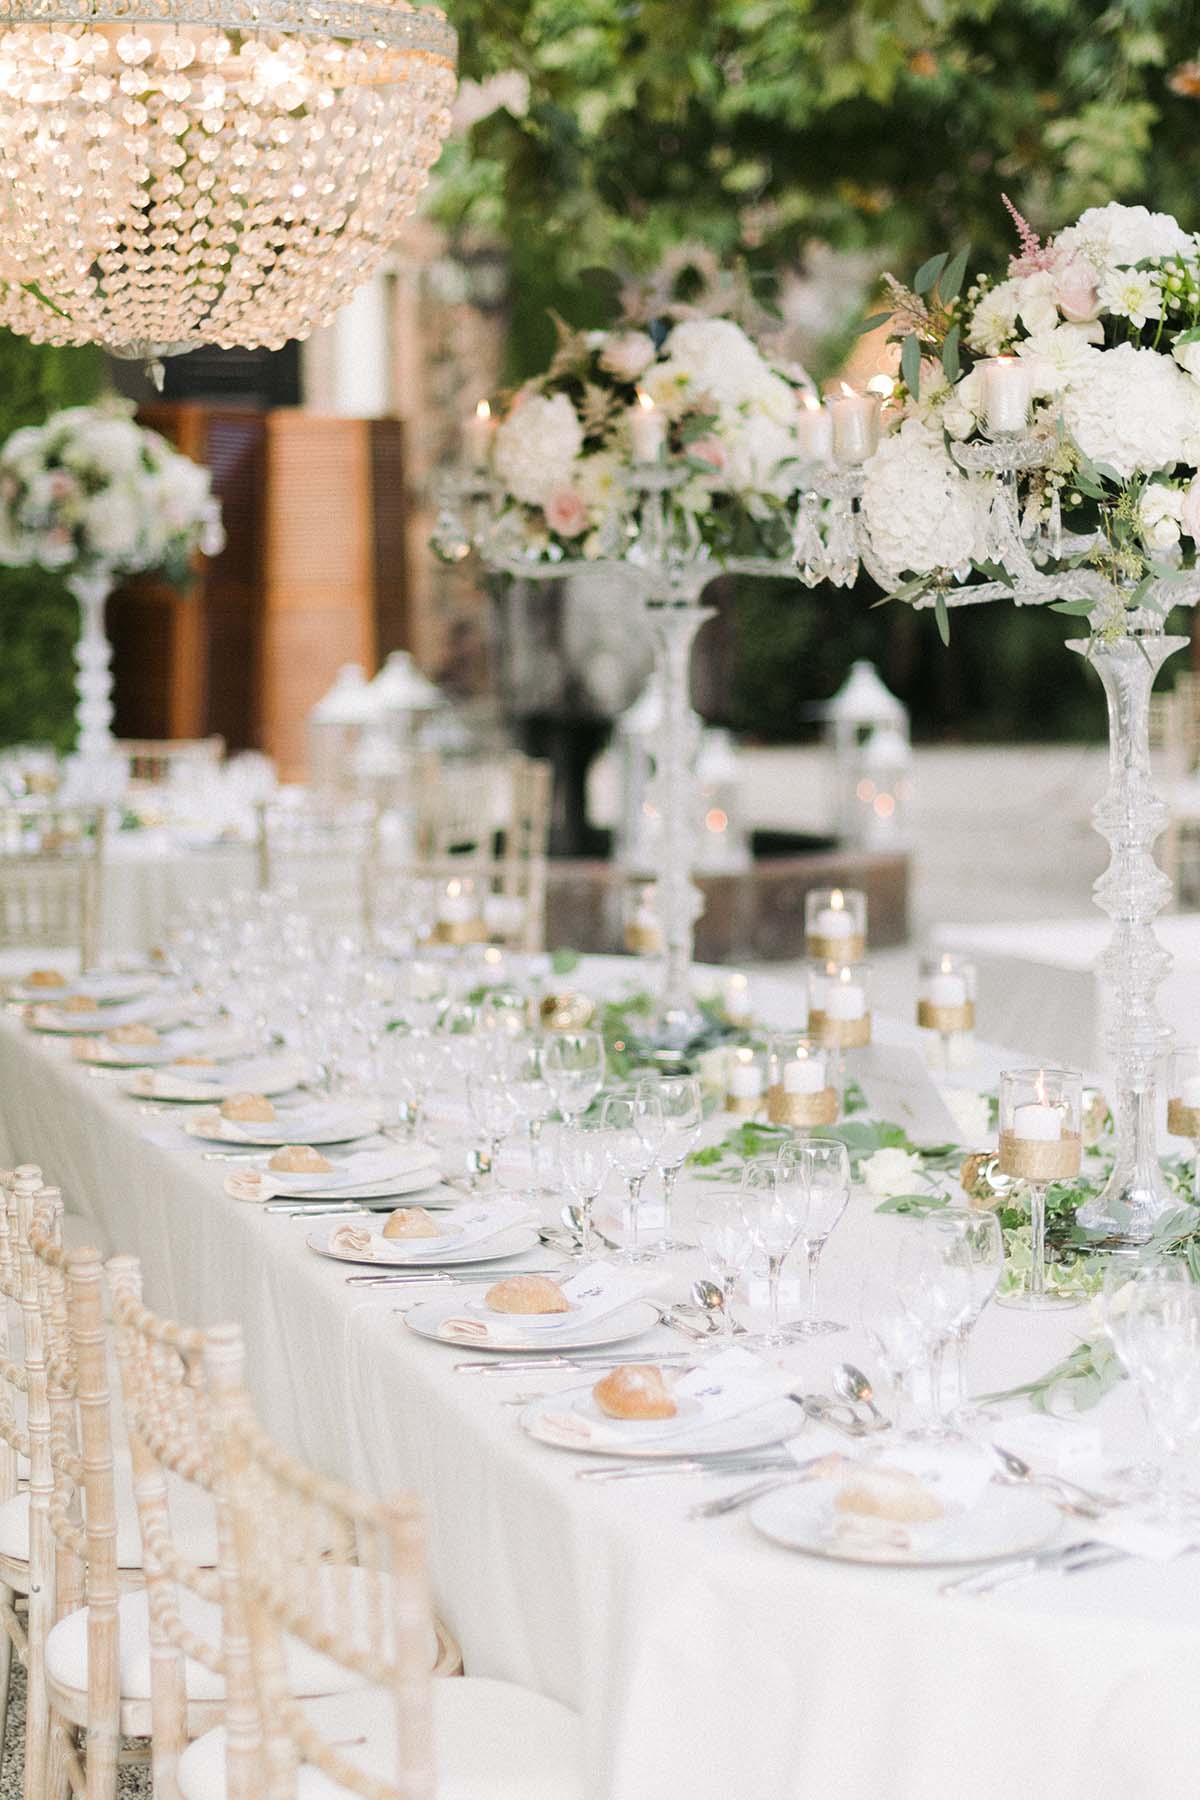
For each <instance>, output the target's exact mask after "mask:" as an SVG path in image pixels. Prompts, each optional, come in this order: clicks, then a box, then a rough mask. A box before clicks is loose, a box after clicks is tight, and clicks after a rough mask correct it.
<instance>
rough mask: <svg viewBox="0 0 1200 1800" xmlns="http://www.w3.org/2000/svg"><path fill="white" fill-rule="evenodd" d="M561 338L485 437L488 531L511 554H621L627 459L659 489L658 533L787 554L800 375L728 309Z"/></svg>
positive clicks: (627, 536) (626, 534)
mask: <svg viewBox="0 0 1200 1800" xmlns="http://www.w3.org/2000/svg"><path fill="white" fill-rule="evenodd" d="M556 323H557V324H558V332H559V342H558V348H557V351H556V353H555V356H554V359H553V361H552V362H551V364H550V367H549V369H548V370H547V372H546V373H545V375H543V376H541V377H539V378H538V379H537V380H534V381H531V382H527V383H526V384H525V386H524V387H522V388H521V389H519V390H518V392H517V394H516V395H515V397H514V399H513V401H512V404H511V406H510V407H509V408H508V410H507V412H506V414H505V416H504V418H503V419H502V420H501V421H500V423H499V425H498V427H497V429H496V431H495V436H494V442H493V443H492V446H491V472H492V475H493V477H494V478H495V480H496V481H497V482H498V483H499V485H500V487H501V490H502V492H501V496H500V518H499V524H498V529H497V535H498V537H499V538H500V540H501V541H502V542H503V543H504V545H505V548H506V549H508V550H510V551H511V553H512V554H513V555H514V556H517V557H518V558H528V559H530V560H533V561H537V562H559V561H562V560H564V559H565V558H584V559H587V560H595V559H598V558H601V557H620V556H623V555H624V554H625V553H626V551H627V550H628V549H629V547H630V546H631V545H632V544H634V543H635V542H636V540H637V537H638V535H639V528H640V520H639V516H638V515H639V507H640V505H641V500H642V496H641V494H640V493H639V491H638V488H637V485H636V483H634V482H632V481H631V476H632V474H633V472H634V469H635V466H636V465H641V466H647V465H650V464H655V463H658V464H660V465H661V466H662V468H663V470H664V471H665V472H666V473H667V474H668V475H669V476H670V477H672V478H673V479H672V480H671V482H670V484H669V490H668V492H669V500H668V508H669V514H668V517H669V523H668V529H669V530H670V531H672V532H675V533H682V534H685V535H686V536H687V537H688V538H689V539H690V541H691V542H692V543H694V544H698V545H700V546H702V547H703V548H705V549H707V550H708V551H709V552H711V553H712V554H713V555H714V556H717V557H720V556H722V555H739V556H742V555H749V556H758V555H764V556H786V555H787V553H788V548H789V543H790V531H789V525H788V520H787V506H788V502H789V501H791V500H792V499H793V498H794V496H795V494H796V493H797V491H798V489H799V486H800V483H799V479H798V477H799V472H800V463H799V460H798V458H799V444H798V439H797V421H798V415H799V411H800V409H801V407H802V406H803V404H804V396H805V395H811V393H812V383H811V382H810V381H809V379H808V376H807V375H806V374H805V373H804V371H803V370H802V369H799V368H795V367H783V366H777V365H774V364H772V363H770V362H769V361H768V360H767V359H766V357H764V356H763V354H762V353H761V351H760V350H759V349H758V347H757V346H756V345H755V344H754V343H753V342H752V340H751V339H750V338H749V337H748V336H747V334H746V333H745V331H743V330H742V328H741V326H739V325H737V324H735V323H734V322H733V320H731V319H726V318H685V319H682V320H679V321H677V322H671V321H661V320H660V321H655V322H654V323H653V324H652V325H651V326H650V327H649V328H648V329H642V328H640V327H637V326H634V325H633V324H631V323H629V322H628V321H626V322H623V323H622V324H621V325H619V326H617V327H616V328H615V329H614V330H612V331H589V332H574V331H571V330H569V329H568V328H567V327H566V326H564V325H562V323H561V322H560V321H559V322H556Z"/></svg>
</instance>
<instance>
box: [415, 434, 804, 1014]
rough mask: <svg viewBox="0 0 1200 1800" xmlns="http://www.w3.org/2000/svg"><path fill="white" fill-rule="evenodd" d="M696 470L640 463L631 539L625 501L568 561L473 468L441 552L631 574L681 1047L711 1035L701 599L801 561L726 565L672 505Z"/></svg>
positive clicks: (504, 566) (450, 491)
mask: <svg viewBox="0 0 1200 1800" xmlns="http://www.w3.org/2000/svg"><path fill="white" fill-rule="evenodd" d="M695 479H696V477H695V474H694V472H693V471H691V470H690V469H676V468H672V467H670V466H669V465H667V464H665V463H646V464H641V465H635V466H634V468H633V469H632V471H631V472H630V475H629V478H628V483H629V489H630V491H631V493H632V495H633V496H635V497H636V502H637V516H638V518H639V520H640V525H639V528H638V530H637V532H636V534H635V535H629V533H628V527H627V523H626V519H625V517H624V516H623V514H622V513H621V511H620V510H619V509H618V508H614V510H613V512H612V513H611V514H610V515H609V517H608V519H607V520H606V521H605V523H604V525H603V526H602V527H601V531H600V552H601V554H600V556H599V557H598V558H595V559H591V560H586V561H585V560H583V559H582V558H580V559H573V558H563V559H562V560H560V561H557V562H551V561H547V560H545V559H544V558H542V557H539V556H536V555H530V554H529V553H528V552H525V551H523V547H522V543H521V540H520V539H519V538H518V537H516V536H515V535H514V534H513V533H512V532H511V531H510V529H509V527H508V524H507V522H506V519H505V516H504V513H503V511H502V510H501V507H500V502H501V500H502V493H503V490H502V489H501V488H500V487H499V486H498V485H497V484H496V483H495V482H493V481H492V480H491V479H490V478H489V477H488V476H487V475H486V474H483V473H480V472H467V473H465V474H461V475H459V476H457V477H456V478H454V480H453V481H452V482H451V484H450V485H449V486H448V487H447V489H446V490H445V493H444V495H443V501H442V506H441V509H440V514H439V518H438V523H437V527H436V530H435V534H434V542H435V545H436V546H437V548H438V550H439V551H440V553H441V554H442V555H443V556H444V557H446V558H447V559H448V560H450V561H455V562H457V561H461V560H462V559H463V558H465V557H466V556H468V555H469V554H470V553H471V551H475V552H476V553H477V554H478V555H479V557H480V558H481V560H482V561H483V562H484V563H485V564H486V565H487V566H488V567H489V568H492V569H496V570H498V571H500V572H501V573H503V574H506V575H512V576H515V577H518V578H520V579H522V580H531V581H561V580H563V579H565V578H566V577H568V576H571V575H576V574H580V573H582V572H584V571H591V570H595V569H597V568H607V569H617V570H620V571H621V573H622V574H623V575H624V577H625V580H626V585H627V588H628V591H629V592H630V594H631V597H632V598H633V600H634V602H635V603H636V604H637V606H638V607H639V608H640V609H641V611H642V613H643V616H644V617H645V618H646V620H647V622H648V623H649V625H650V628H651V633H652V636H653V640H654V650H655V664H656V668H657V670H658V676H659V681H660V683H661V689H662V695H663V725H662V737H661V741H660V744H659V747H658V754H657V757H656V767H655V790H656V791H655V803H656V806H657V809H658V812H659V816H660V818H661V820H662V831H661V835H660V838H659V868H658V871H657V875H656V882H655V887H656V896H657V910H658V923H659V927H660V931H661V934H662V946H663V974H662V989H661V993H660V996H659V1004H658V1012H657V1017H656V1020H655V1028H654V1037H655V1041H656V1042H657V1043H658V1045H659V1046H660V1047H661V1048H663V1049H664V1050H679V1049H682V1048H683V1047H684V1046H685V1045H686V1044H687V1043H688V1042H689V1041H690V1040H691V1039H692V1038H693V1037H694V1036H695V1035H696V1033H697V1032H698V1031H699V1030H700V1028H701V1027H702V1024H703V1019H702V1016H701V1014H700V1012H699V1010H698V1008H697V1006H696V1002H695V1000H694V998H693V995H692V950H693V943H694V938H695V927H696V921H697V919H698V918H699V917H700V914H701V913H702V911H703V909H704V901H703V896H702V895H701V893H700V891H699V889H698V888H697V887H696V884H695V882H694V880H693V878H692V877H693V869H694V866H695V860H696V849H697V844H696V837H697V830H698V816H699V807H698V802H697V791H696V779H695V759H694V754H693V751H694V745H693V743H692V729H691V718H690V692H689V689H690V671H691V658H692V646H693V644H694V643H695V641H696V635H697V633H698V632H699V630H700V627H701V626H702V625H703V624H704V622H705V620H706V619H709V618H711V617H712V616H713V609H712V608H711V607H708V606H705V605H704V604H703V603H702V596H703V593H704V590H705V588H706V587H707V586H708V584H709V582H710V581H714V580H716V578H717V577H718V576H719V575H728V574H733V575H751V576H764V577H774V578H775V579H777V580H778V579H780V578H785V579H794V578H795V577H796V573H797V571H796V567H795V564H794V563H793V561H791V560H790V559H784V558H776V557H770V556H761V557H757V556H741V557H730V558H727V559H725V560H718V559H717V558H716V557H715V556H714V555H713V554H712V552H711V551H710V549H709V548H708V546H707V545H706V544H705V543H704V541H703V538H702V536H701V533H700V529H699V526H698V524H697V522H696V519H695V516H694V515H692V514H687V513H684V512H683V511H682V509H678V508H673V507H672V506H671V503H670V496H671V493H672V490H673V489H674V488H676V487H679V486H682V484H683V483H684V482H685V481H686V482H689V483H691V482H694V481H695Z"/></svg>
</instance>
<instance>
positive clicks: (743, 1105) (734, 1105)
mask: <svg viewBox="0 0 1200 1800" xmlns="http://www.w3.org/2000/svg"><path fill="white" fill-rule="evenodd" d="M762 1105H763V1097H762V1095H761V1094H726V1096H725V1111H726V1112H727V1113H737V1115H738V1117H739V1118H742V1119H752V1118H753V1117H754V1114H755V1113H756V1112H761V1111H762Z"/></svg>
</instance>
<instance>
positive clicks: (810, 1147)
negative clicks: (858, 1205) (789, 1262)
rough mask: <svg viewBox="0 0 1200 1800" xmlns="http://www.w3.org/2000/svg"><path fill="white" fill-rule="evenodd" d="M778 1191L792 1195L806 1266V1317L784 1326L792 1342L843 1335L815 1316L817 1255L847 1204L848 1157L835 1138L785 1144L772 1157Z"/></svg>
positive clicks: (834, 1323) (839, 1328) (833, 1322)
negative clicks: (775, 1157) (828, 1334)
mask: <svg viewBox="0 0 1200 1800" xmlns="http://www.w3.org/2000/svg"><path fill="white" fill-rule="evenodd" d="M778 1181H779V1185H780V1187H786V1188H789V1189H794V1190H796V1205H797V1206H798V1208H799V1210H800V1213H801V1217H802V1220H803V1224H802V1227H801V1233H800V1240H801V1242H802V1244H803V1245H804V1254H805V1258H806V1261H807V1265H808V1316H807V1318H804V1319H801V1320H800V1321H799V1322H797V1323H794V1324H792V1325H791V1326H789V1327H788V1334H789V1336H792V1337H820V1336H823V1335H824V1334H825V1333H826V1332H829V1331H845V1330H846V1327H845V1326H844V1325H840V1324H838V1323H837V1321H836V1320H834V1319H821V1318H818V1317H817V1278H818V1273H819V1270H820V1263H821V1253H822V1251H823V1250H824V1248H825V1246H826V1244H827V1243H828V1242H829V1239H830V1236H831V1235H832V1233H833V1230H834V1227H835V1226H836V1225H837V1224H838V1221H839V1220H840V1219H841V1217H842V1214H843V1213H844V1212H845V1210H846V1206H847V1204H848V1202H849V1199H850V1156H849V1153H848V1151H847V1149H846V1146H845V1144H843V1143H842V1142H841V1140H840V1139H839V1138H824V1137H808V1138H803V1139H799V1140H797V1141H796V1142H795V1143H791V1144H785V1145H784V1146H783V1148H782V1149H781V1150H780V1152H779V1157H778Z"/></svg>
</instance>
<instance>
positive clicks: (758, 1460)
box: [575, 1456, 796, 1481]
mask: <svg viewBox="0 0 1200 1800" xmlns="http://www.w3.org/2000/svg"><path fill="white" fill-rule="evenodd" d="M795 1467H796V1464H795V1463H794V1462H792V1460H791V1458H790V1457H789V1458H786V1459H785V1458H784V1457H781V1456H755V1457H745V1458H741V1459H739V1458H736V1457H730V1458H729V1459H728V1460H727V1461H726V1462H720V1461H718V1459H717V1458H716V1457H709V1458H703V1459H697V1458H695V1457H678V1458H676V1459H672V1458H670V1457H666V1456H664V1457H663V1458H662V1460H661V1461H659V1462H657V1463H623V1464H622V1465H621V1467H620V1468H615V1469H614V1468H603V1469H576V1471H575V1479H576V1481H640V1480H646V1481H649V1480H652V1479H653V1478H654V1477H655V1476H658V1475H718V1476H719V1475H754V1474H761V1473H765V1472H766V1471H767V1470H776V1471H778V1470H781V1469H788V1470H790V1469H794V1468H795Z"/></svg>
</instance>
